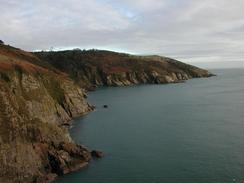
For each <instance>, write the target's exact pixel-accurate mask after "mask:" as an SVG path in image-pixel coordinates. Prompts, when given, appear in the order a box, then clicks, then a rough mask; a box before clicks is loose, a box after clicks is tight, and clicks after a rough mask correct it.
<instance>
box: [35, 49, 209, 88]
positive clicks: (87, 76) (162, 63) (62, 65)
mask: <svg viewBox="0 0 244 183" xmlns="http://www.w3.org/2000/svg"><path fill="white" fill-rule="evenodd" d="M35 54H36V55H37V56H38V57H39V58H40V59H43V60H45V61H47V62H48V63H50V64H51V65H52V66H54V67H55V68H57V69H59V70H61V71H63V72H65V73H68V74H69V75H70V77H71V78H72V79H74V80H75V81H76V82H77V83H78V84H79V85H80V86H82V87H83V88H88V89H89V87H90V88H92V87H96V86H126V85H134V84H143V83H150V84H164V83H177V82H182V81H185V80H188V79H191V78H196V77H210V76H212V74H211V73H209V72H208V71H207V70H204V69H200V68H197V67H194V66H191V65H188V64H184V63H182V62H179V61H176V60H174V59H170V58H166V57H160V56H135V55H129V54H122V53H116V52H110V51H101V50H88V51H81V50H72V51H59V52H36V53H35Z"/></svg>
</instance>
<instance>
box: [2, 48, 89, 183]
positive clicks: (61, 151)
mask: <svg viewBox="0 0 244 183" xmlns="http://www.w3.org/2000/svg"><path fill="white" fill-rule="evenodd" d="M17 52H19V54H22V52H21V51H17ZM7 53H8V54H7ZM7 53H6V50H4V49H2V50H1V49H0V56H1V58H4V59H1V60H0V182H11V183H14V182H27V183H28V182H51V181H52V180H53V178H54V177H55V176H57V175H62V174H66V173H68V172H70V171H74V170H77V169H79V168H81V167H83V166H85V165H86V164H87V163H88V162H89V160H90V159H91V154H90V152H89V151H88V150H87V149H86V148H85V147H82V146H80V145H76V144H74V143H73V142H72V140H71V138H70V136H69V134H68V131H67V129H66V128H64V127H62V126H63V124H66V123H69V122H70V120H71V119H72V118H73V117H75V116H78V115H82V114H85V113H87V112H89V111H90V110H91V106H90V105H89V104H88V103H87V102H86V100H85V96H86V94H85V92H84V90H82V89H80V88H79V87H77V86H76V85H75V84H74V83H73V82H72V81H71V80H69V79H68V78H67V77H65V76H64V75H60V74H56V73H53V72H51V71H46V72H44V71H43V70H42V69H43V68H39V67H37V66H36V65H32V64H29V63H28V62H26V61H25V60H22V61H21V62H19V60H18V59H19V56H18V57H15V56H13V54H14V51H12V50H11V49H10V50H8V52H7ZM10 54H11V60H8V59H9V58H10V57H9V55H10ZM30 66H31V67H30ZM33 68H34V70H33Z"/></svg>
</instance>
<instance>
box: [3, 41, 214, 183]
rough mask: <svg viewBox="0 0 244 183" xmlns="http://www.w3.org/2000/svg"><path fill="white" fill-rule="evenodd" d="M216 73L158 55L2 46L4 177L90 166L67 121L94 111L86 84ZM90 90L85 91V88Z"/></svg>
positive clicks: (46, 177)
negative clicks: (74, 139)
mask: <svg viewBox="0 0 244 183" xmlns="http://www.w3.org/2000/svg"><path fill="white" fill-rule="evenodd" d="M209 76H212V74H211V73H209V72H208V71H206V70H203V69H200V68H197V67H194V66H190V65H187V64H184V63H181V62H178V61H176V60H173V59H169V58H165V57H159V56H145V57H142V56H133V55H128V54H121V53H115V52H108V51H97V50H90V51H80V50H73V51H62V52H38V53H29V52H25V51H22V50H20V49H16V48H13V47H10V46H6V45H0V182H7V183H8V182H11V183H15V182H27V183H28V182H51V181H52V180H53V178H54V177H55V176H57V175H63V174H66V173H68V172H71V171H75V170H78V169H79V168H81V167H83V166H85V165H87V164H88V162H89V161H90V159H91V156H92V155H93V156H101V153H98V152H96V151H92V152H90V151H89V150H88V149H87V148H85V147H83V146H82V145H77V144H75V143H74V142H73V141H72V139H71V138H70V136H69V133H68V131H67V128H65V126H67V125H68V124H69V123H70V120H71V119H72V118H73V117H76V116H80V115H84V114H85V113H87V112H89V111H91V110H92V106H90V105H89V104H88V103H87V102H86V100H85V98H86V93H85V90H84V89H91V88H94V87H96V86H125V85H133V84H141V83H175V82H182V81H184V80H187V79H190V78H194V77H209ZM82 88H84V89H82Z"/></svg>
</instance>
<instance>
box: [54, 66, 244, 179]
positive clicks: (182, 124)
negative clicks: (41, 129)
mask: <svg viewBox="0 0 244 183" xmlns="http://www.w3.org/2000/svg"><path fill="white" fill-rule="evenodd" d="M214 72H215V73H216V74H218V76H217V77H212V78H207V79H193V80H190V81H187V82H186V83H182V84H170V85H141V86H133V87H118V88H101V89H99V90H97V91H96V92H92V93H90V95H89V101H90V103H92V104H94V105H96V106H97V109H96V111H95V112H92V113H90V114H88V115H87V116H85V117H82V118H80V119H77V120H76V121H75V123H74V127H73V128H72V129H71V135H72V137H73V138H74V140H75V141H76V142H78V143H82V144H85V145H86V146H87V147H89V148H90V149H99V150H102V151H103V152H104V153H105V155H106V156H105V157H104V158H103V159H101V160H98V161H93V162H92V163H91V164H90V165H89V166H88V167H87V168H85V169H84V170H83V171H79V172H75V173H72V174H69V175H66V176H64V177H61V178H59V179H57V183H81V182H82V183H168V182H169V183H171V182H172V183H232V182H238V183H239V182H240V183H241V182H244V70H242V69H236V70H235V69H229V70H215V71H214ZM104 104H107V105H108V106H109V108H108V109H104V108H102V105H104Z"/></svg>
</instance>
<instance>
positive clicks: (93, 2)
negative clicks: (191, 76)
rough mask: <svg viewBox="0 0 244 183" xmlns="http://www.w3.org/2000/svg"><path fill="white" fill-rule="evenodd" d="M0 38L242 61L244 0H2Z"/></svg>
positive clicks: (29, 46) (32, 44) (35, 46)
mask: <svg viewBox="0 0 244 183" xmlns="http://www.w3.org/2000/svg"><path fill="white" fill-rule="evenodd" d="M0 15H1V21H0V39H2V40H3V41H5V42H6V43H7V44H10V45H13V46H16V47H19V48H22V49H25V50H30V51H31V50H48V49H50V47H54V48H55V49H72V48H75V47H79V48H81V49H83V48H85V49H89V48H98V49H109V50H115V51H122V52H129V53H135V54H159V55H165V56H169V57H173V58H177V59H180V60H183V61H186V62H190V63H191V62H194V63H197V64H198V65H200V64H201V63H203V62H206V63H207V64H210V65H211V64H213V63H215V62H217V63H218V62H223V63H225V66H226V64H227V66H238V67H239V66H241V65H242V66H244V59H243V58H244V0H0Z"/></svg>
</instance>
